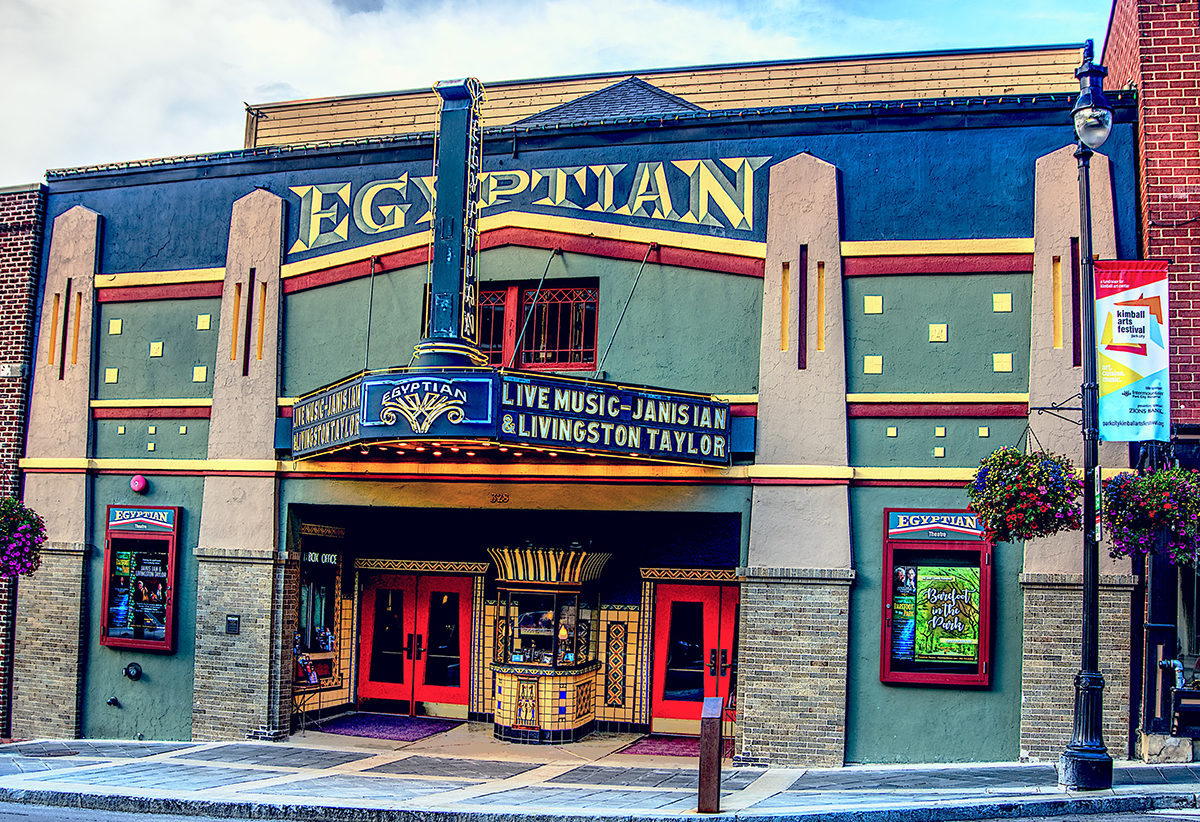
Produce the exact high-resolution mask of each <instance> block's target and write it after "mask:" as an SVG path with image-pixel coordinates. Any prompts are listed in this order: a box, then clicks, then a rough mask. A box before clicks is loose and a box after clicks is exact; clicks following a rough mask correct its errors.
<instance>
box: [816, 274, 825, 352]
mask: <svg viewBox="0 0 1200 822" xmlns="http://www.w3.org/2000/svg"><path fill="white" fill-rule="evenodd" d="M817 350H818V351H824V350H825V263H824V261H823V260H818V261H817Z"/></svg>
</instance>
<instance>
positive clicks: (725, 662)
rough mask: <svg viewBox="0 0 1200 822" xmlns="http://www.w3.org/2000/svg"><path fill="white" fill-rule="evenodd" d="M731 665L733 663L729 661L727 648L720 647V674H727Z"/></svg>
mask: <svg viewBox="0 0 1200 822" xmlns="http://www.w3.org/2000/svg"><path fill="white" fill-rule="evenodd" d="M732 667H733V663H732V662H730V661H729V650H728V649H726V648H722V649H721V676H727V675H728V674H729V669H730V668H732Z"/></svg>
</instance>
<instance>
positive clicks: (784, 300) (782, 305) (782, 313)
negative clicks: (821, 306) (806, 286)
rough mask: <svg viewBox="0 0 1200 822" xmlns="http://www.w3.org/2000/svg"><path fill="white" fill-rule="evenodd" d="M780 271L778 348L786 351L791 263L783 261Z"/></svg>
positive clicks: (789, 315)
mask: <svg viewBox="0 0 1200 822" xmlns="http://www.w3.org/2000/svg"><path fill="white" fill-rule="evenodd" d="M780 273H781V275H782V282H781V284H780V291H779V350H780V351H787V350H788V335H789V329H788V320H790V319H791V296H792V294H791V289H792V283H791V277H792V271H791V264H790V263H784V264H783V269H782V271H781V272H780Z"/></svg>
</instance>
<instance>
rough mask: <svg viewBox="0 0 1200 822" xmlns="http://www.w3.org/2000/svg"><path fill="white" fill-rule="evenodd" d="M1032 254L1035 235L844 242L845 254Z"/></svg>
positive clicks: (873, 255)
mask: <svg viewBox="0 0 1200 822" xmlns="http://www.w3.org/2000/svg"><path fill="white" fill-rule="evenodd" d="M1032 253H1033V238H1032V237H1001V238H997V239H982V240H979V239H976V240H850V241H846V242H843V243H842V256H843V257H907V256H912V255H916V254H1032Z"/></svg>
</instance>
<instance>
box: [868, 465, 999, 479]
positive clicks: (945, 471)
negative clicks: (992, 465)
mask: <svg viewBox="0 0 1200 822" xmlns="http://www.w3.org/2000/svg"><path fill="white" fill-rule="evenodd" d="M974 476H975V469H974V468H923V467H911V468H907V467H898V468H886V467H885V468H873V467H865V466H864V467H859V468H855V469H854V478H855V479H856V480H899V481H908V480H954V481H956V482H957V481H961V482H968V481H969V480H971V479H972V478H973V477H974Z"/></svg>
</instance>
